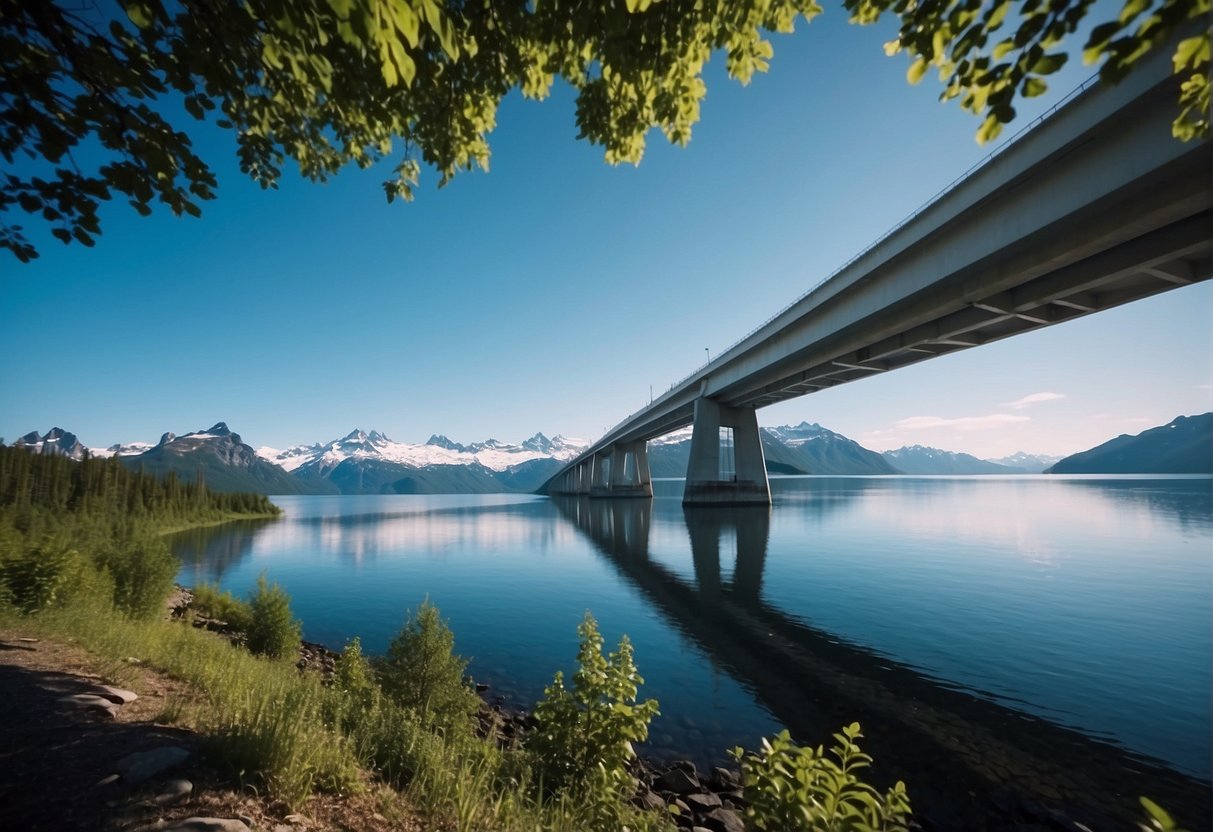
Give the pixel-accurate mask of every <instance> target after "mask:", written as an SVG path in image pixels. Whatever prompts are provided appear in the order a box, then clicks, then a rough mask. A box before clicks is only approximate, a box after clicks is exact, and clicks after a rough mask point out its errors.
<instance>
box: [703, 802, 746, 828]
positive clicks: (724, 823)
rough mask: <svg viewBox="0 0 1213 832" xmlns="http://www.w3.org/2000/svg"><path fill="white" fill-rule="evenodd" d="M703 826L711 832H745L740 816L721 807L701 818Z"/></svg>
mask: <svg viewBox="0 0 1213 832" xmlns="http://www.w3.org/2000/svg"><path fill="white" fill-rule="evenodd" d="M703 825H704V826H706V827H707V828H708V829H711V830H712V832H745V822H744V821H742V819H741V815H739V814H737V813H736V812H734V811H732V810H730V809H725V808H723V807H721V808H717V809H713V810H712V811H710V812H708V813H707V814H706V815H704V817H703Z"/></svg>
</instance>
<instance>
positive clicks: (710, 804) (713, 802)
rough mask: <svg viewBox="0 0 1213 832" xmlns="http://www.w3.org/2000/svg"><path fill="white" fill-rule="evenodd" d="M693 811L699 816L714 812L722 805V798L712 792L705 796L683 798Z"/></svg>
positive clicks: (690, 795)
mask: <svg viewBox="0 0 1213 832" xmlns="http://www.w3.org/2000/svg"><path fill="white" fill-rule="evenodd" d="M683 800H685V801H686V802H687V805H688V806H690V807H691V809H692V810H693V811H695V812H698V813H699V814H701V815H702V814H705V813H707V812H710V811H712V810H713V809H715V808H716V807H717V806H719V805H720V798H719V797H717V796H716V795H714V794H712V793H711V792H705V793H704V794H688V795H687V796H686V797H684V798H683Z"/></svg>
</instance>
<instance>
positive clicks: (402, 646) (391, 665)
mask: <svg viewBox="0 0 1213 832" xmlns="http://www.w3.org/2000/svg"><path fill="white" fill-rule="evenodd" d="M454 646H455V634H454V633H452V632H451V630H450V628H449V627H448V626H447V625H446V622H445V621H443V620H442V616H441V615H439V613H438V608H437V607H435V606H434V605H433V604H431V603H430V601H429V599H428V598H427V599H426V600H425V601H423V602H422V603H421V606H420V608H418V610H417V612H416V614H413V613H411V612H410V614H409V617H408V620H407V621H405V624H404V627H403V628H401V630H400V632H399V633H397V634H396V637H395V638H393V639H392V641H391V643H390V644H389V645H388V648H387V655H385V656H384V657H383V661H382V662H380V663H379V665H378V671H379V679H380V682H381V684H382V685H383V691H384V693H385V694H386V695H387V696H388V697H389V698H390V699H391V700H392V701H393V702H395V703H396V704H397V705H399V706H401V707H402V708H405V709H407V710H410V711H413V712H414V713H416V714H417V716H418V717H419V718H420V719H421V722H422V723H423V724H425V725H428V726H434V727H439V728H442V729H444V730H448V731H456V732H464V733H466V732H468V730H469V729H470V727H471V717H472V714H474V713H475V712H476V708H477V707H478V706H479V704H480V699H479V698H478V697H477V696H476V692H475V691H474V690H472V688H471V687H469V685H468V683H467V681H466V680H465V679H464V675H463V674H464V671H465V670H466V669H467V661H466V660H465V659H463V658H461V657H459V656H456V655H455V654H454V652H453V649H454Z"/></svg>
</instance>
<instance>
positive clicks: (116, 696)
mask: <svg viewBox="0 0 1213 832" xmlns="http://www.w3.org/2000/svg"><path fill="white" fill-rule="evenodd" d="M97 695H98V696H104V697H105V698H106V699H108V700H110V701H111V702H116V703H118V704H119V705H126V704H127V703H129V702H134V701H135V700H136V699H138V698H139V694H137V693H135V692H134V691H131V690H123V689H122V688H116V687H113V686H112V685H97Z"/></svg>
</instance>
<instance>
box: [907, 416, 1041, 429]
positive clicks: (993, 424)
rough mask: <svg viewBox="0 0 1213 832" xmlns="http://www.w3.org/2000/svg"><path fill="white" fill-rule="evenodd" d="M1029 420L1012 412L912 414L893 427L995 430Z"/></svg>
mask: <svg viewBox="0 0 1213 832" xmlns="http://www.w3.org/2000/svg"><path fill="white" fill-rule="evenodd" d="M1027 421H1030V420H1029V418H1028V417H1027V416H1015V415H1012V414H1010V413H991V414H990V415H988V416H958V417H956V418H954V419H945V418H943V417H942V416H911V417H909V418H908V419H902V420H900V421H897V422H894V423H893V427H895V428H898V429H900V430H930V429H933V428H955V429H956V430H993V429H995V428H1002V427H1006V426H1007V425H1012V424H1015V423H1017V422H1027Z"/></svg>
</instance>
